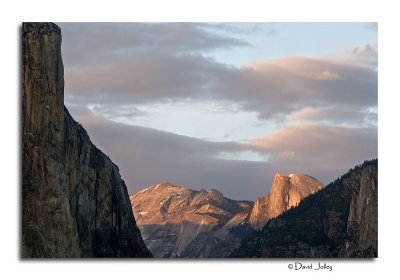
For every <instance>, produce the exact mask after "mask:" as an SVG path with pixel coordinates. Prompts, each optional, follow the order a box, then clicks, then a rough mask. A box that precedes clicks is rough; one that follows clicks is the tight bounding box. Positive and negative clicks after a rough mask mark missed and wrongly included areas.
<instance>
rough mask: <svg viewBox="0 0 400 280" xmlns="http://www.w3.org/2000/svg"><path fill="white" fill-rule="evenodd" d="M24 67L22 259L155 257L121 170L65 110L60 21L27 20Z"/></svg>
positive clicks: (24, 26) (23, 49)
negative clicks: (142, 230)
mask: <svg viewBox="0 0 400 280" xmlns="http://www.w3.org/2000/svg"><path fill="white" fill-rule="evenodd" d="M22 64H23V65H22V71H23V72H22V120H21V122H22V225H21V228H22V245H21V250H22V252H21V254H22V257H151V253H150V252H149V251H148V249H147V248H146V245H145V244H144V242H143V240H142V237H141V234H140V231H139V229H138V227H137V226H136V224H135V219H134V217H133V214H132V210H131V205H130V201H129V196H128V193H127V190H126V186H125V183H124V181H123V180H122V179H121V176H120V174H119V171H118V167H117V166H116V165H115V164H114V163H113V162H112V161H111V160H110V158H109V157H108V156H106V155H105V154H104V153H102V152H101V151H100V150H99V149H97V148H96V146H95V145H94V144H93V143H92V142H91V141H90V138H89V136H88V134H87V133H86V131H85V129H84V128H83V127H82V126H81V125H79V124H78V123H77V122H75V121H74V120H73V118H72V117H71V115H70V114H69V113H68V110H67V109H66V108H65V107H64V69H63V62H62V57H61V30H60V28H59V27H58V26H57V25H55V24H52V23H24V24H23V25H22Z"/></svg>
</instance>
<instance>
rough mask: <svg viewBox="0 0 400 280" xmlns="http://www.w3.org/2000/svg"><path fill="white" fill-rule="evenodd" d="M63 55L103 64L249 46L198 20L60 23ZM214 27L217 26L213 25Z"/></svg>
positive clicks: (80, 62)
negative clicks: (131, 57) (120, 59)
mask: <svg viewBox="0 0 400 280" xmlns="http://www.w3.org/2000/svg"><path fill="white" fill-rule="evenodd" d="M59 25H60V27H61V29H62V35H63V39H64V44H65V43H70V44H71V45H73V48H65V50H64V51H63V56H64V57H65V58H66V60H67V61H69V62H70V63H71V64H73V65H86V64H87V63H88V62H91V63H92V62H94V63H105V64H107V63H108V62H109V61H110V58H118V57H120V56H122V57H123V56H127V55H129V54H131V53H144V54H146V53H147V52H150V53H153V52H154V50H156V52H157V53H174V54H183V53H189V54H190V53H198V52H206V51H211V50H215V49H224V48H228V49H230V48H234V47H242V46H248V43H246V42H245V41H242V40H240V39H237V38H235V37H232V36H229V35H228V34H226V33H225V34H224V35H222V34H216V33H214V32H209V31H207V29H206V27H207V26H208V25H207V24H201V23H60V24H59ZM214 28H215V29H220V28H221V27H219V28H218V26H214Z"/></svg>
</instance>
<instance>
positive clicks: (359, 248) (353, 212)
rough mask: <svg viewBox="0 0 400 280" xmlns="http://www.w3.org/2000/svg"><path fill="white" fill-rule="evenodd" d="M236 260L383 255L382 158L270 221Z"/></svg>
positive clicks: (351, 173)
mask: <svg viewBox="0 0 400 280" xmlns="http://www.w3.org/2000/svg"><path fill="white" fill-rule="evenodd" d="M231 256H232V257H238V258H254V257H259V258H338V257H340V258H376V257H378V160H377V159H375V160H371V161H365V162H364V163H363V164H362V165H359V166H356V167H355V168H353V169H350V170H349V172H347V173H346V174H344V175H342V176H341V177H340V178H338V179H337V180H335V181H333V182H332V183H330V184H329V185H328V186H326V187H325V188H323V189H322V190H321V191H319V192H317V193H314V194H312V195H310V196H308V197H306V198H304V199H303V200H302V201H301V202H300V203H299V205H298V206H297V207H295V208H291V209H289V210H288V211H286V212H285V213H283V214H282V215H280V216H278V217H276V218H273V219H271V220H269V221H268V222H267V224H266V225H265V226H264V227H263V229H262V230H260V231H257V232H254V233H253V234H252V235H251V236H250V237H249V238H248V239H246V240H244V241H243V243H242V245H241V247H240V248H239V249H236V250H235V251H234V252H233V253H232V255H231Z"/></svg>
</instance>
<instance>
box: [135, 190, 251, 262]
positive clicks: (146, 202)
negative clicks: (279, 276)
mask: <svg viewBox="0 0 400 280" xmlns="http://www.w3.org/2000/svg"><path fill="white" fill-rule="evenodd" d="M130 200H131V203H132V210H133V212H134V214H135V217H136V221H137V224H138V225H139V228H140V229H141V232H142V234H143V238H144V241H145V243H146V245H147V246H148V248H149V249H150V251H151V252H152V253H153V255H154V256H155V257H159V258H162V257H186V258H194V257H196V258H205V257H208V258H210V257H211V258H212V257H224V256H227V255H228V254H229V253H231V252H232V251H233V249H235V248H237V247H239V246H240V243H241V240H242V239H243V237H244V236H247V234H248V233H249V230H250V228H249V226H248V224H247V220H248V216H249V213H250V211H251V207H252V205H253V203H252V202H248V201H234V200H231V199H228V198H225V197H224V196H223V195H222V194H221V193H220V192H219V191H216V190H211V191H205V190H201V191H195V190H191V189H187V188H183V187H177V186H174V185H172V184H170V183H162V184H158V185H155V186H152V187H149V188H147V189H144V190H141V191H139V192H137V193H135V194H133V195H131V196H130Z"/></svg>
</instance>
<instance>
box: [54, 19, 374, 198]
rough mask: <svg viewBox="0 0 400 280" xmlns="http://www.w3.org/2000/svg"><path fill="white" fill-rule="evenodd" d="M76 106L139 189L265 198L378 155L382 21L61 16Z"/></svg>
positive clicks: (69, 103)
mask: <svg viewBox="0 0 400 280" xmlns="http://www.w3.org/2000/svg"><path fill="white" fill-rule="evenodd" d="M59 25H60V27H61V29H62V36H63V42H62V53H63V61H64V68H65V77H64V78H65V105H66V107H67V108H68V110H69V111H70V113H71V114H72V116H73V117H74V118H75V119H76V120H77V121H79V122H80V123H81V124H82V125H83V126H84V127H85V129H86V130H87V131H88V133H89V136H90V138H91V140H92V141H93V142H94V144H95V145H96V146H97V147H99V148H100V149H101V150H102V151H103V152H104V153H106V154H107V155H109V156H110V158H111V159H112V160H113V162H114V163H116V164H117V165H118V166H119V169H120V173H121V175H122V178H123V179H124V180H125V182H126V185H127V188H128V192H129V193H134V192H136V191H138V190H140V189H142V188H145V187H148V186H150V185H154V184H158V183H160V182H170V183H172V184H175V185H179V186H186V187H189V188H192V189H201V188H204V189H210V188H215V189H218V190H220V191H221V192H222V193H223V194H224V195H225V196H227V197H230V198H233V199H247V200H254V199H256V198H257V197H259V196H264V195H265V194H267V192H268V190H269V188H270V186H271V183H272V180H273V175H274V174H275V173H288V174H290V173H305V174H308V175H311V176H313V177H315V178H317V179H318V180H320V181H321V182H323V183H325V184H328V183H329V182H330V181H332V180H334V179H335V178H337V177H339V176H340V175H342V174H343V173H345V172H346V171H347V170H348V169H350V168H352V167H353V166H354V165H356V164H359V163H362V162H363V161H364V160H368V159H372V158H376V157H377V139H378V129H377V117H378V115H377V114H378V110H377V107H378V92H377V86H378V72H377V71H378V59H377V55H378V34H377V31H378V27H377V25H376V24H374V23H59Z"/></svg>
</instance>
